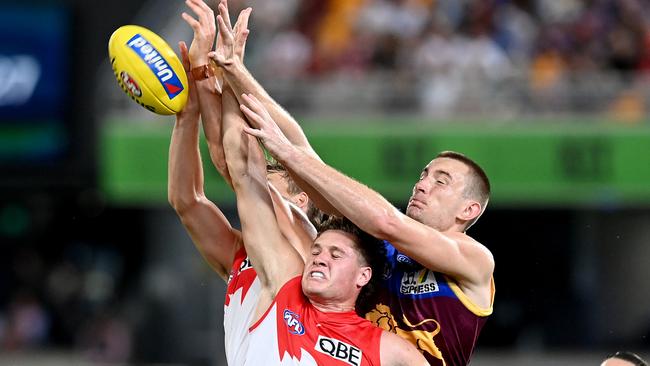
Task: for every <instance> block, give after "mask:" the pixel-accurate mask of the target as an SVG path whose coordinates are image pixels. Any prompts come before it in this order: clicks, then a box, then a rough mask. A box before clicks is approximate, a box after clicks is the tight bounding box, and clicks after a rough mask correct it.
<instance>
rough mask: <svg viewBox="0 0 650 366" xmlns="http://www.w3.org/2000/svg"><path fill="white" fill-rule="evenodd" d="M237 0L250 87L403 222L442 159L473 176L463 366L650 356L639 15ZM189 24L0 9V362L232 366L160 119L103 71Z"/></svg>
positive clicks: (104, 9) (480, 3)
mask: <svg viewBox="0 0 650 366" xmlns="http://www.w3.org/2000/svg"><path fill="white" fill-rule="evenodd" d="M230 2H231V8H232V10H231V14H236V10H238V9H241V8H243V7H244V6H249V5H250V6H253V7H254V11H253V18H252V23H251V29H252V33H251V37H250V40H249V43H248V48H247V64H248V65H249V68H250V69H251V70H252V71H253V74H254V75H255V76H256V77H258V79H259V80H260V81H261V82H262V84H263V85H265V86H266V87H267V88H268V89H269V90H270V92H271V95H273V96H275V97H276V99H277V100H278V101H279V102H280V103H281V104H282V105H284V106H285V107H286V108H287V109H288V110H289V111H290V112H292V113H293V114H294V115H295V116H296V117H297V119H298V120H300V121H301V122H302V123H303V125H304V128H305V129H306V131H307V134H308V136H309V137H310V139H311V140H312V141H313V144H314V146H315V148H316V150H317V151H319V152H320V153H321V154H322V156H323V157H324V159H325V160H326V161H327V162H329V163H330V164H331V165H333V166H334V167H337V168H338V169H340V170H342V171H343V172H345V173H347V174H349V175H351V176H353V177H355V178H357V179H359V180H361V181H363V182H365V183H367V184H368V185H370V186H371V187H373V188H375V189H378V190H379V191H380V192H382V193H384V194H385V195H386V196H387V197H389V198H390V199H391V200H392V201H393V202H394V203H395V204H396V205H397V206H398V207H403V206H404V204H405V203H406V200H407V198H408V194H409V192H410V189H411V186H412V184H413V183H414V181H415V179H416V178H417V176H418V174H419V171H420V169H421V167H422V166H424V164H425V163H426V162H428V161H429V159H430V158H431V156H432V155H433V154H434V153H435V152H437V151H440V150H446V149H453V150H459V151H462V152H464V153H466V154H468V155H470V156H471V157H473V158H475V159H476V160H477V161H479V162H480V163H481V164H482V165H483V166H484V167H485V168H486V170H487V172H488V175H489V176H490V177H491V180H492V184H493V187H494V196H493V199H492V201H491V204H490V207H489V208H488V210H487V212H486V214H485V215H484V217H483V218H482V219H481V220H480V221H479V222H478V223H477V225H476V226H475V227H473V228H472V229H471V233H472V234H473V236H474V237H476V238H478V239H479V240H480V241H481V242H483V243H484V244H486V245H487V246H488V247H489V248H490V249H491V250H492V252H493V253H494V256H495V258H496V263H497V266H496V272H495V279H496V284H497V296H496V305H495V311H494V315H493V316H492V317H491V319H490V320H489V321H488V323H487V326H486V328H485V330H484V332H483V333H482V335H481V337H480V342H479V347H478V350H477V352H476V354H475V357H474V361H473V363H472V364H474V365H522V364H525V365H551V364H553V365H556V364H557V365H559V364H563V365H598V364H600V360H602V358H603V357H604V356H605V355H606V354H608V353H612V352H614V351H616V350H633V351H637V352H639V353H640V354H641V355H643V356H645V358H646V359H647V358H648V356H650V285H649V279H650V266H649V265H648V263H649V262H650V225H649V224H650V184H649V181H650V124H649V122H650V118H649V117H648V108H649V107H650V87H649V85H650V84H649V83H648V80H650V1H649V0H562V1H560V0H321V1H313V0H311V1H310V0H303V1H299V0H273V1H270V0H250V1H241V0H231V1H230ZM214 3H215V2H214V1H212V3H211V4H212V5H214ZM183 10H185V9H184V3H183V2H181V1H177V0H174V1H172V0H156V1H154V0H149V1H132V0H113V1H105V2H99V1H98V2H95V1H81V0H69V1H55V0H51V1H36V0H23V1H12V0H9V1H7V0H4V1H3V2H2V3H0V187H1V189H0V253H1V255H0V364H2V365H90V364H96V363H102V364H103V363H115V364H137V365H148V364H159V365H161V364H165V365H225V360H224V356H223V344H222V337H223V330H222V323H221V321H222V304H223V293H224V284H223V283H221V281H220V280H219V279H218V278H217V277H216V276H214V275H213V274H212V273H211V271H210V269H209V268H208V266H207V265H206V264H205V263H204V262H203V261H202V259H201V257H200V255H199V254H198V253H197V252H196V251H195V249H194V247H193V245H192V243H191V241H190V240H189V237H188V236H187V234H186V233H185V231H184V230H183V227H182V226H181V224H180V222H179V220H178V219H177V218H176V216H175V214H174V212H173V210H172V209H171V208H170V207H169V205H168V204H167V202H166V188H167V183H166V164H167V149H168V144H169V137H170V132H171V129H172V123H173V117H172V118H169V117H161V116H156V115H153V114H151V113H149V112H146V111H145V110H144V109H142V108H140V107H139V106H137V105H136V104H135V103H133V102H131V101H130V100H129V99H128V98H127V97H125V96H124V95H123V93H122V91H121V90H120V89H119V88H118V86H117V84H116V82H115V81H114V80H113V75H112V72H111V68H110V65H109V62H108V59H107V42H108V38H109V36H110V34H111V33H112V31H113V30H114V29H116V28H117V27H119V26H121V25H123V24H129V23H134V24H139V25H143V26H146V27H148V28H150V29H152V30H154V31H155V32H157V33H159V34H160V35H162V36H163V37H164V38H165V39H167V41H168V42H169V43H170V44H171V45H173V46H174V47H175V45H176V43H177V41H179V40H185V41H187V42H188V43H189V41H191V38H192V34H191V30H190V28H189V27H188V26H187V25H186V24H185V23H184V22H183V21H182V19H181V18H180V12H181V11H183ZM175 48H176V47H175ZM203 150H204V151H207V150H206V149H205V146H204V149H203ZM204 156H206V157H207V154H205V155H204ZM204 160H205V162H206V170H205V172H206V175H207V177H206V185H207V191H208V195H209V197H210V198H211V199H212V200H214V201H215V202H218V204H219V205H220V206H221V207H222V209H223V210H224V211H225V212H226V213H227V214H228V215H229V216H230V217H232V220H234V222H236V215H235V212H234V196H233V194H232V193H231V192H229V191H228V190H227V189H226V187H225V185H224V184H223V183H222V181H221V180H220V179H219V177H218V176H217V173H216V172H215V171H214V169H211V167H210V166H209V165H208V164H209V163H208V159H204Z"/></svg>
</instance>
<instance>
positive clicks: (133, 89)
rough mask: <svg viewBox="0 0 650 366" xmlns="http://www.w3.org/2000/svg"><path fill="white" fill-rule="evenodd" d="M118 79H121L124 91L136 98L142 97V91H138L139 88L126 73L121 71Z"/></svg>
mask: <svg viewBox="0 0 650 366" xmlns="http://www.w3.org/2000/svg"><path fill="white" fill-rule="evenodd" d="M120 78H121V79H122V83H124V86H125V87H126V89H127V90H128V91H129V93H131V95H133V96H134V97H136V98H140V97H141V96H142V90H140V86H139V85H138V83H137V82H136V81H135V79H133V78H132V77H131V75H129V74H128V73H127V72H126V71H122V72H121V73H120Z"/></svg>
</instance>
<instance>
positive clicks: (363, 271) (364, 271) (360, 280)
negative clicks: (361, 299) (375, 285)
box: [357, 267, 372, 287]
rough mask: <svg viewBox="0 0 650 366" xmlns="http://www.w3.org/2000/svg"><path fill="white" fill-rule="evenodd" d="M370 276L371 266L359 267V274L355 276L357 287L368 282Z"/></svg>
mask: <svg viewBox="0 0 650 366" xmlns="http://www.w3.org/2000/svg"><path fill="white" fill-rule="evenodd" d="M371 277H372V268H370V267H361V268H359V276H357V286H358V287H363V286H365V285H366V284H367V283H368V282H370V278H371Z"/></svg>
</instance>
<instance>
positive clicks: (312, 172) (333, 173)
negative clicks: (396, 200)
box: [276, 146, 398, 237]
mask: <svg viewBox="0 0 650 366" xmlns="http://www.w3.org/2000/svg"><path fill="white" fill-rule="evenodd" d="M276 158H277V159H278V160H279V161H280V163H282V164H283V165H284V166H286V167H287V168H288V169H291V170H292V171H293V172H294V174H297V175H299V176H300V178H301V179H302V180H303V181H304V182H305V183H307V184H308V185H309V186H311V187H313V188H314V189H315V190H317V191H318V192H319V193H320V194H321V195H322V196H323V197H324V198H325V199H326V200H327V201H328V202H329V203H330V204H331V205H332V206H333V207H334V208H335V209H336V210H337V211H338V212H339V213H340V214H341V215H343V216H345V217H347V218H349V219H350V220H351V221H352V222H354V223H355V224H356V225H357V226H359V227H360V228H361V229H363V230H364V231H366V232H368V233H370V234H372V235H374V236H377V237H381V236H382V235H383V230H382V227H380V226H381V225H380V224H379V223H381V222H383V221H385V219H386V218H387V217H390V216H393V215H396V214H398V211H397V209H396V208H395V207H394V206H393V205H391V204H390V203H389V202H388V201H386V199H384V198H383V197H382V196H381V195H380V194H379V193H377V192H375V191H374V190H372V189H370V188H368V187H367V186H365V185H363V184H361V183H359V182H357V181H355V180H354V179H352V178H350V177H348V176H346V175H345V174H342V173H340V172H339V171H337V170H336V169H334V168H332V167H330V166H329V165H327V164H325V163H323V162H322V161H320V160H317V159H315V158H314V157H313V156H311V155H310V154H309V153H308V152H306V151H304V150H303V149H301V148H298V147H295V146H285V148H284V149H283V151H281V152H279V153H278V154H277V156H276Z"/></svg>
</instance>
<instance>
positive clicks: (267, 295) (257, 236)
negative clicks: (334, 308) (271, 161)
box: [223, 88, 304, 309]
mask: <svg viewBox="0 0 650 366" xmlns="http://www.w3.org/2000/svg"><path fill="white" fill-rule="evenodd" d="M223 95H224V103H235V104H236V103H237V101H236V99H235V97H234V95H233V94H232V92H231V91H230V90H229V89H227V88H226V89H224V94H223ZM224 111H230V108H224ZM223 123H224V126H223V128H224V130H223V132H224V149H225V152H226V162H227V163H228V169H229V171H230V174H231V177H232V182H233V187H234V189H235V193H236V195H237V211H238V213H239V218H240V221H241V225H242V236H243V241H244V243H245V247H246V251H247V253H248V255H249V258H250V259H251V262H252V263H253V266H254V267H255V270H256V271H257V274H258V276H259V278H260V281H261V283H262V288H263V292H262V295H261V298H260V302H259V304H258V309H266V308H267V307H268V306H269V305H270V304H271V301H272V300H273V298H274V297H275V294H276V293H277V291H278V290H279V289H280V287H281V286H282V285H283V284H284V283H285V282H286V281H287V280H289V279H290V278H292V277H294V276H296V275H298V274H300V273H302V268H303V266H304V264H303V261H302V259H301V257H300V255H299V253H298V252H297V251H296V250H295V249H294V248H293V247H291V246H290V245H289V243H288V242H287V240H286V239H285V238H284V236H283V235H282V233H281V232H280V228H279V225H278V220H277V219H276V217H275V213H274V208H273V203H272V200H271V196H270V193H269V188H268V183H267V179H266V161H265V159H264V154H263V153H262V150H261V148H260V146H259V144H258V143H257V140H256V139H254V138H251V137H250V136H248V135H246V134H245V133H244V132H243V131H242V130H243V127H244V125H245V121H244V119H243V116H242V115H241V114H240V113H234V111H233V113H224V119H223Z"/></svg>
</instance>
